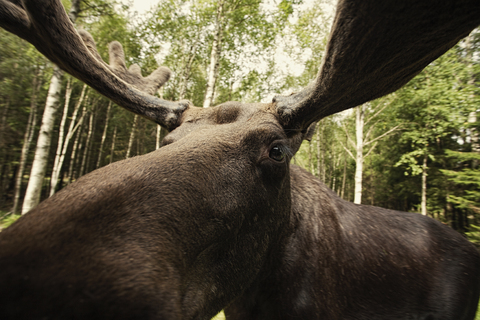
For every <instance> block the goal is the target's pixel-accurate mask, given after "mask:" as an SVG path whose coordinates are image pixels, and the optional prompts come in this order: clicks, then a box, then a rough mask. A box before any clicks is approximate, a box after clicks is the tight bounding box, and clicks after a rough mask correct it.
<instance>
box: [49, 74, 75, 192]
mask: <svg viewBox="0 0 480 320" xmlns="http://www.w3.org/2000/svg"><path fill="white" fill-rule="evenodd" d="M71 84H72V78H71V77H68V81H67V87H66V89H65V104H64V107H63V115H62V120H61V121H60V126H59V128H58V144H57V152H56V153H55V160H54V161H53V169H52V177H51V179H50V196H52V195H53V194H54V193H55V187H56V186H57V181H58V175H59V173H60V169H61V168H59V165H60V167H61V164H60V157H61V154H62V149H63V144H64V140H63V138H64V136H65V123H66V122H67V116H68V107H69V104H70V97H71V96H72V85H71Z"/></svg>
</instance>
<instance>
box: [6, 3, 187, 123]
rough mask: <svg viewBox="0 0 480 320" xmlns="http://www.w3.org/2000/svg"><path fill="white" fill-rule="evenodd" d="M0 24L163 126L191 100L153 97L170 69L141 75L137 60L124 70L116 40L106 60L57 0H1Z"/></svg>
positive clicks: (61, 66) (167, 77)
mask: <svg viewBox="0 0 480 320" xmlns="http://www.w3.org/2000/svg"><path fill="white" fill-rule="evenodd" d="M0 26H1V27H3V28H5V29H6V30H7V31H10V32H12V33H14V34H16V35H18V36H19V37H21V38H23V39H25V40H27V41H28V42H30V43H32V44H33V45H34V46H35V47H36V48H37V49H38V50H39V51H40V52H41V53H43V54H44V55H45V56H46V57H47V58H48V59H50V60H51V61H52V62H54V63H55V64H57V65H58V66H59V67H60V68H61V69H63V70H65V71H66V72H68V73H70V74H71V75H73V76H75V77H76V78H78V79H80V80H82V81H84V82H85V83H86V84H88V85H89V86H91V87H92V88H94V89H96V90H97V91H99V92H100V93H102V94H103V95H105V96H106V97H108V98H110V99H111V100H113V101H114V102H115V103H117V104H118V105H119V106H122V107H124V108H126V109H128V110H130V111H132V112H134V113H136V114H138V115H141V116H143V117H145V118H147V119H150V120H152V121H155V122H156V123H158V124H160V125H162V126H163V127H165V128H166V129H168V130H172V129H174V128H175V127H176V126H178V125H179V118H180V116H181V114H182V113H183V111H184V110H186V109H187V108H188V107H189V105H190V103H189V102H188V101H179V102H171V101H165V100H162V99H159V98H157V97H155V96H153V95H152V94H154V93H155V92H156V90H158V88H159V87H160V86H162V85H163V84H164V83H165V82H166V81H167V80H168V79H169V77H170V70H169V69H168V68H165V67H160V68H158V69H157V70H156V71H154V72H153V73H152V74H151V75H150V76H148V77H145V78H144V77H142V75H141V72H140V68H139V67H138V66H137V65H133V66H131V67H130V69H129V70H127V68H126V65H125V58H124V53H123V48H122V46H121V45H120V43H118V42H113V43H111V44H110V48H109V49H110V50H109V51H110V52H109V53H110V65H108V64H106V63H105V62H104V61H103V60H102V59H101V57H100V55H99V54H98V52H97V50H96V47H95V42H94V41H93V38H92V37H91V35H90V34H89V33H88V32H86V31H80V32H77V31H76V30H75V28H74V26H73V24H72V23H71V22H70V20H69V18H68V16H67V14H66V12H65V9H64V8H63V6H62V4H61V2H60V1H59V0H11V1H7V0H0Z"/></svg>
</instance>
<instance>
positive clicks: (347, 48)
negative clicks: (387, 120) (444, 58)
mask: <svg viewBox="0 0 480 320" xmlns="http://www.w3.org/2000/svg"><path fill="white" fill-rule="evenodd" d="M479 24H480V1H478V0H447V1H436V0H422V1H418V0H403V1H398V0H362V1H358V0H339V2H338V5H337V12H336V16H335V20H334V24H333V27H332V31H331V33H330V39H329V42H328V45H327V50H326V53H325V56H324V60H323V62H322V65H321V68H320V71H319V73H318V75H317V78H316V80H315V81H314V82H312V83H311V84H310V85H309V86H307V87H306V88H305V89H304V90H302V91H301V92H299V93H297V94H293V95H291V96H288V97H283V96H277V97H275V98H274V99H273V102H274V103H275V104H276V110H277V113H278V114H279V116H280V119H281V121H282V123H283V125H284V127H285V128H288V129H302V130H305V129H306V128H308V126H309V124H311V123H312V122H314V121H318V120H320V119H322V118H324V117H326V116H328V115H331V114H334V113H337V112H340V111H343V110H346V109H349V108H353V107H355V106H358V105H360V104H362V103H365V102H367V101H370V100H373V99H376V98H379V97H381V96H383V95H385V94H388V93H390V92H393V91H395V90H397V89H398V88H400V87H401V86H403V85H404V84H406V83H407V82H408V81H409V80H410V79H412V78H413V77H414V76H415V75H417V74H418V73H419V72H420V71H421V70H422V69H423V68H425V67H426V66H427V65H428V64H429V63H430V62H431V61H433V60H435V59H436V58H438V57H439V56H440V55H442V54H443V53H445V52H446V51H447V50H448V49H450V48H451V47H453V46H454V45H455V44H456V43H457V42H458V41H459V40H460V39H462V38H463V37H465V36H467V35H468V33H469V32H470V31H471V30H473V29H474V28H475V27H477V26H478V25H479Z"/></svg>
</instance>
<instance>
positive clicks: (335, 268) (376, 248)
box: [226, 166, 480, 320]
mask: <svg viewBox="0 0 480 320" xmlns="http://www.w3.org/2000/svg"><path fill="white" fill-rule="evenodd" d="M290 169H291V170H290V176H291V186H292V215H291V219H292V224H293V225H294V230H295V231H294V233H293V234H292V235H290V236H289V238H288V240H287V243H286V245H285V251H284V253H283V255H282V262H281V263H280V264H279V265H277V266H275V268H273V269H271V270H268V271H266V277H265V279H263V280H262V281H260V282H256V283H255V284H254V285H252V286H251V287H250V288H249V289H248V290H246V291H245V292H244V294H243V295H242V297H241V298H238V299H236V300H235V301H234V302H233V303H231V304H230V305H229V307H228V308H227V309H226V315H227V319H228V320H244V319H245V320H246V319H249V320H255V319H258V320H260V319H276V320H281V319H285V320H292V319H329V320H337V319H338V320H384V319H389V320H407V319H419V320H420V319H421V320H439V319H442V320H466V319H469V320H471V319H474V318H475V311H476V309H477V304H478V297H479V290H480V256H479V254H478V251H477V250H476V248H475V247H474V246H473V245H472V244H470V243H469V242H468V241H467V240H465V238H463V237H462V236H461V235H460V234H458V233H457V232H455V231H453V230H452V229H450V228H449V227H447V226H444V225H442V224H441V223H439V222H437V221H435V220H433V219H431V218H428V217H425V216H422V215H420V214H417V213H407V212H398V211H392V210H386V209H382V208H378V207H371V206H364V205H356V204H353V203H350V202H347V201H344V200H342V199H341V198H339V197H338V196H337V195H336V194H334V193H333V192H332V191H331V190H329V189H328V188H327V187H326V186H325V185H324V184H323V183H322V182H321V181H320V180H318V179H317V178H315V177H313V176H312V175H311V174H309V173H308V172H306V171H305V170H303V169H300V168H299V167H296V166H290Z"/></svg>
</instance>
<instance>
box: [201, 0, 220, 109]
mask: <svg viewBox="0 0 480 320" xmlns="http://www.w3.org/2000/svg"><path fill="white" fill-rule="evenodd" d="M223 5H224V1H223V0H221V1H220V2H219V4H218V8H217V16H216V19H215V35H214V38H213V43H212V51H211V53H210V65H209V67H208V80H207V88H206V91H205V100H204V101H203V107H204V108H208V107H210V106H211V104H212V102H213V97H214V95H215V83H216V82H217V78H218V66H219V64H220V53H221V47H222V35H223V23H224V19H225V17H224V15H223Z"/></svg>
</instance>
